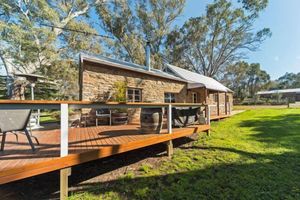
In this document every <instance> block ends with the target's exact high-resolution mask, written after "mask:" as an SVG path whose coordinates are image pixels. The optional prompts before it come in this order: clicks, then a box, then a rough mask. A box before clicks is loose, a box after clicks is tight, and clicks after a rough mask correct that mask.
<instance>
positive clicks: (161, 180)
mask: <svg viewBox="0 0 300 200" xmlns="http://www.w3.org/2000/svg"><path fill="white" fill-rule="evenodd" d="M207 150H211V149H207ZM222 150H223V151H226V149H222ZM239 153H241V154H246V155H248V156H251V157H258V156H260V155H250V153H243V152H242V151H240V152H239ZM268 157H269V158H273V160H269V161H265V162H256V163H249V164H227V165H226V164H222V165H213V166H212V167H208V168H205V169H202V170H194V171H186V172H179V173H173V174H167V175H160V176H148V177H147V176H146V177H136V178H134V177H127V178H122V179H119V180H115V181H109V182H105V183H101V184H99V183H95V184H93V183H88V184H81V186H83V191H84V192H87V193H89V194H92V195H103V194H105V193H110V192H116V193H118V194H119V195H120V196H121V197H124V199H299V198H300V165H298V163H296V162H295V161H296V160H295V159H294V158H295V157H297V158H298V161H300V159H299V155H298V154H297V155H296V154H295V153H286V154H282V155H277V156H275V155H269V156H268ZM290 162H291V163H290ZM76 192H80V191H76Z"/></svg>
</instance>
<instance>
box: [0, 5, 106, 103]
mask: <svg viewBox="0 0 300 200" xmlns="http://www.w3.org/2000/svg"><path fill="white" fill-rule="evenodd" d="M94 3H95V2H94V0H89V1H85V0H76V1H73V0H67V1H65V0H59V1H52V0H49V1H48V0H32V1H17V0H2V1H1V4H0V13H1V15H0V44H1V45H0V59H1V60H0V61H1V62H2V63H3V65H4V67H5V69H6V71H7V73H8V74H10V75H12V74H15V73H20V72H21V73H36V72H44V71H53V72H54V71H59V70H57V66H59V67H60V68H61V69H60V71H59V72H60V73H61V74H57V73H48V74H43V73H42V75H47V78H49V79H53V80H58V81H59V82H64V83H66V82H67V86H66V85H64V84H60V85H59V87H60V88H62V89H61V90H59V91H58V92H59V96H60V97H59V98H60V99H61V98H72V99H73V98H75V96H77V94H76V93H78V88H76V87H77V84H76V85H75V84H74V83H73V82H74V81H76V82H78V81H77V80H76V78H77V74H78V72H77V73H76V74H75V73H74V70H73V71H72V69H71V70H70V68H69V66H68V65H65V64H66V62H68V60H70V59H72V60H73V59H74V58H76V57H75V55H76V54H78V52H80V51H84V50H89V51H90V52H95V53H99V52H101V48H100V43H101V42H100V40H99V38H97V37H94V36H92V35H89V34H82V33H78V32H73V31H63V30H62V29H59V28H49V27H47V26H45V25H53V26H55V27H60V28H69V29H74V30H80V31H87V32H92V33H96V30H95V29H94V28H93V27H92V26H91V25H90V24H89V23H88V19H89V18H88V15H87V14H88V12H89V10H90V9H91V7H92V6H93V5H94ZM65 60H67V61H65ZM52 67H53V68H56V69H51V70H49V68H52ZM44 68H47V69H44ZM63 68H66V69H63ZM70 71H71V72H70ZM67 73H69V75H67ZM59 76H62V77H60V78H59V79H57V78H58V77H59ZM66 89H68V90H70V91H68V92H67V91H66ZM75 90H76V93H75ZM66 95H67V96H66Z"/></svg>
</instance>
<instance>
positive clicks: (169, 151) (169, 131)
mask: <svg viewBox="0 0 300 200" xmlns="http://www.w3.org/2000/svg"><path fill="white" fill-rule="evenodd" d="M167 120H168V122H167V126H168V134H172V105H171V104H169V105H168V119H167ZM167 153H168V156H169V157H171V156H172V154H173V142H172V140H169V141H168V142H167Z"/></svg>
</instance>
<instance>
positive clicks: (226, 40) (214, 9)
mask: <svg viewBox="0 0 300 200" xmlns="http://www.w3.org/2000/svg"><path fill="white" fill-rule="evenodd" d="M239 2H240V4H237V5H240V6H237V5H233V4H232V3H231V2H230V1H227V0H216V1H214V3H212V4H209V5H208V6H207V8H206V13H205V14H204V15H202V16H200V17H195V18H190V19H189V20H188V21H186V22H185V24H184V25H183V26H182V27H181V28H180V29H177V30H174V31H173V32H172V34H170V35H169V37H168V40H167V46H168V49H169V52H168V59H169V60H170V62H172V63H174V64H177V65H179V66H182V67H185V68H189V69H191V70H194V71H196V72H198V73H201V74H204V75H206V76H211V77H216V76H218V75H220V73H222V72H223V70H224V69H225V67H226V66H227V65H229V64H232V63H234V62H235V61H237V60H239V59H241V58H244V57H245V55H246V53H247V52H248V51H255V50H257V49H258V47H259V45H260V44H261V43H262V42H263V41H264V40H265V39H266V38H267V37H269V36H270V35H271V33H270V30H269V29H268V28H263V29H262V30H259V31H257V32H255V31H253V23H254V22H255V20H256V19H257V17H258V16H259V13H260V12H261V11H262V10H263V9H264V8H265V7H266V6H267V1H266V0H250V1H246V0H243V1H239Z"/></svg>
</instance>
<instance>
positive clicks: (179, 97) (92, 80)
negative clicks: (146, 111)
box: [81, 62, 187, 103]
mask: <svg viewBox="0 0 300 200" xmlns="http://www.w3.org/2000/svg"><path fill="white" fill-rule="evenodd" d="M120 81H121V82H126V84H127V87H133V88H140V89H141V90H142V101H143V102H157V103H161V102H164V93H165V92H172V93H175V99H176V102H186V94H187V88H186V87H187V85H186V83H185V82H180V81H175V80H170V79H165V78H160V77H156V76H151V75H148V74H143V73H138V72H134V71H128V70H123V69H116V68H114V67H110V66H106V65H101V64H93V63H87V62H86V63H85V64H84V68H83V71H82V86H81V87H82V88H81V89H82V100H95V99H99V98H100V99H101V98H105V96H109V95H108V94H107V93H108V92H111V93H113V91H114V84H115V83H116V82H120Z"/></svg>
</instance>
